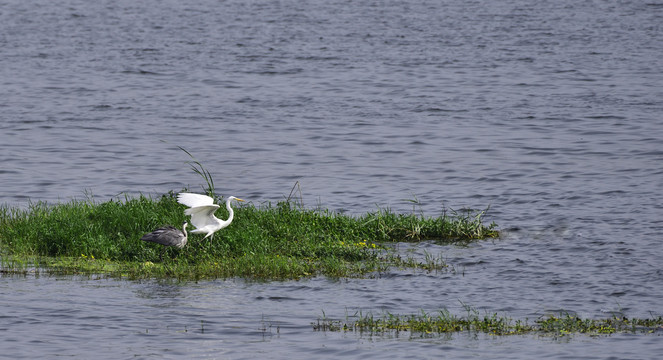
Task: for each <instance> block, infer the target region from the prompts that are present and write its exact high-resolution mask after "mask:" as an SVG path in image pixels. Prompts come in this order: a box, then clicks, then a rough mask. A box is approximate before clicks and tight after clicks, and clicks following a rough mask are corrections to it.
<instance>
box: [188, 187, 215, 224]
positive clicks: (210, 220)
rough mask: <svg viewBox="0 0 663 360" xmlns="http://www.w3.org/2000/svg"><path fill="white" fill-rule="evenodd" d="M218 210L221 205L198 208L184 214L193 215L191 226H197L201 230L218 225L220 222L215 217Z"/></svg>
mask: <svg viewBox="0 0 663 360" xmlns="http://www.w3.org/2000/svg"><path fill="white" fill-rule="evenodd" d="M191 195H195V194H191ZM210 199H211V198H210ZM218 208H219V205H216V204H211V205H205V206H196V207H192V208H190V209H186V210H184V214H185V215H191V224H192V225H193V226H195V227H196V228H197V229H200V228H203V227H205V226H208V225H218V223H219V220H218V219H217V218H215V217H214V212H215V211H216V209H218Z"/></svg>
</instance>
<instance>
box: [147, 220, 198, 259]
mask: <svg viewBox="0 0 663 360" xmlns="http://www.w3.org/2000/svg"><path fill="white" fill-rule="evenodd" d="M187 225H188V224H187V223H186V222H185V223H184V224H182V230H180V229H178V228H176V227H174V226H170V225H168V226H164V227H162V228H158V229H156V230H154V231H152V232H151V233H149V234H145V235H143V237H142V238H140V239H141V240H143V241H151V242H155V243H157V244H161V245H164V246H165V247H164V248H163V251H161V254H160V255H159V258H160V259H161V260H162V261H163V253H164V252H166V249H168V246H175V247H177V248H179V249H181V248H183V247H184V245H186V242H187V233H186V226H187Z"/></svg>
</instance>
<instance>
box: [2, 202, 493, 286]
mask: <svg viewBox="0 0 663 360" xmlns="http://www.w3.org/2000/svg"><path fill="white" fill-rule="evenodd" d="M175 195H176V194H175V193H172V192H171V193H169V194H165V195H163V196H161V197H158V198H151V197H146V196H140V197H137V198H125V199H123V200H121V201H117V200H111V201H108V202H102V203H96V202H94V201H92V200H85V201H72V202H69V203H62V204H54V205H49V204H45V203H32V204H30V205H29V207H28V208H27V209H26V210H20V209H16V208H8V207H3V208H0V269H1V271H4V272H16V273H22V272H29V271H46V272H58V273H66V274H76V273H82V274H86V273H88V274H91V273H101V274H107V275H110V276H123V277H125V276H126V277H129V278H144V277H175V278H180V279H202V278H217V277H236V276H239V277H247V278H259V279H289V278H301V277H307V276H315V275H319V274H323V275H327V276H337V277H342V276H364V275H367V274H374V273H379V272H381V271H385V270H386V269H388V268H389V267H391V266H397V267H405V268H420V269H426V270H439V269H442V268H444V267H446V264H444V263H443V262H440V261H437V260H435V259H427V260H426V261H423V262H420V261H416V260H414V259H412V258H406V259H402V258H401V257H400V256H398V254H396V253H394V252H393V251H391V250H389V249H388V247H387V246H385V245H386V244H388V243H391V242H402V241H420V240H437V241H441V242H445V243H459V242H460V243H464V242H468V241H473V240H477V239H485V238H491V237H496V236H497V235H498V233H497V231H496V230H495V227H496V225H495V224H490V225H484V224H483V222H482V220H483V216H484V212H466V213H462V214H458V213H454V214H452V215H447V214H446V213H444V214H443V215H442V216H440V217H436V218H430V217H424V216H421V215H414V214H396V213H393V212H391V211H389V210H378V211H376V212H374V213H370V214H366V215H363V216H347V215H342V214H337V213H333V212H330V211H325V210H322V211H321V210H309V209H304V208H302V206H301V205H295V204H294V203H293V202H289V201H287V202H281V203H278V204H276V205H271V204H266V205H260V206H255V205H253V204H247V205H243V206H239V207H236V208H235V209H236V210H235V220H234V221H233V223H232V224H231V225H230V226H229V227H228V228H225V229H223V230H221V231H219V232H217V233H216V234H215V237H214V241H213V242H212V244H211V246H210V242H209V239H206V240H205V241H203V240H202V238H203V236H202V235H197V234H189V244H188V245H187V246H186V247H185V248H184V249H176V248H169V249H168V250H167V251H166V253H165V255H164V260H163V261H161V260H160V259H159V253H160V252H161V249H162V247H161V245H159V244H154V243H146V242H144V241H141V240H140V238H141V236H142V235H144V234H145V233H147V232H150V231H153V230H154V229H156V228H158V227H160V226H163V225H168V224H171V225H176V226H178V225H179V224H181V223H182V222H184V221H185V220H187V217H186V216H185V215H184V211H183V210H184V209H185V206H184V205H180V204H178V203H177V201H176V198H175ZM216 215H217V217H220V218H225V217H226V216H227V214H226V209H225V208H223V207H222V208H221V209H219V210H218V211H217V213H216Z"/></svg>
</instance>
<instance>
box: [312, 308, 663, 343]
mask: <svg viewBox="0 0 663 360" xmlns="http://www.w3.org/2000/svg"><path fill="white" fill-rule="evenodd" d="M466 308H467V307H466ZM353 317H356V320H352V321H351V320H349V318H348V319H346V321H345V322H343V321H340V320H334V319H330V318H327V317H326V315H324V313H323V317H322V318H320V319H318V320H317V322H314V323H312V324H311V325H312V326H313V329H314V330H316V331H355V332H360V333H370V334H377V335H380V334H386V333H395V334H398V333H400V332H409V333H410V334H411V335H419V336H431V335H435V334H447V333H457V332H467V333H471V334H478V333H483V334H487V335H499V336H504V335H522V334H530V333H532V334H539V335H550V336H556V337H559V336H568V335H572V334H587V335H610V334H614V333H624V332H629V333H653V332H654V331H656V330H657V329H660V328H661V327H662V326H663V317H660V316H659V317H657V318H656V317H652V318H651V319H628V318H626V317H621V318H620V317H612V318H607V319H581V318H580V317H578V316H576V315H571V314H568V313H562V314H558V315H548V316H546V317H542V318H540V319H537V320H536V321H534V323H533V324H530V323H529V322H528V320H525V321H521V320H516V321H513V319H511V318H510V317H507V316H498V315H497V314H486V315H484V316H479V315H478V312H477V311H476V310H473V309H469V310H468V315H467V316H465V317H462V316H461V317H459V316H456V315H454V314H451V313H450V312H449V311H448V310H440V311H439V312H437V313H433V314H430V313H426V312H424V311H421V313H419V314H412V315H394V314H391V313H389V312H385V313H382V314H381V315H379V316H374V315H373V314H372V313H367V314H362V313H359V314H355V316H353Z"/></svg>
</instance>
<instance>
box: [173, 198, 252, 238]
mask: <svg viewBox="0 0 663 360" xmlns="http://www.w3.org/2000/svg"><path fill="white" fill-rule="evenodd" d="M233 200H236V201H244V200H242V199H239V198H236V197H234V196H231V197H229V198H228V200H226V209H228V214H229V215H228V219H227V220H221V219H218V218H217V217H216V216H214V212H215V211H216V210H217V209H218V208H219V207H220V206H219V205H217V204H215V203H214V199H212V198H211V197H209V196H207V195H200V194H192V193H179V194H177V202H179V203H180V204H182V205H186V206H188V207H189V208H188V209H186V210H184V214H186V215H190V216H191V225H193V226H195V227H196V229H194V230H191V233H192V234H206V235H205V239H206V238H208V237H209V238H210V244H211V243H212V239H213V238H214V233H215V232H217V231H219V230H221V229H223V228H224V227H226V226H228V225H230V223H231V222H232V221H233V217H234V216H235V212H234V211H233V209H232V207H230V202H231V201H233Z"/></svg>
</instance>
